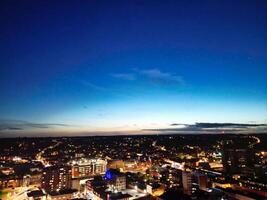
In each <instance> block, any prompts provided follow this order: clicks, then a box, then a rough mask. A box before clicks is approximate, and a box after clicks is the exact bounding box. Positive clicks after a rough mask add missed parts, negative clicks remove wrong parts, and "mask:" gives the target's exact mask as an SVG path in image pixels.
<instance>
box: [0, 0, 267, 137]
mask: <svg viewBox="0 0 267 200" xmlns="http://www.w3.org/2000/svg"><path fill="white" fill-rule="evenodd" d="M266 8H267V3H266V2H264V1H260V0H258V1H247V2H245V1H234V2H232V1H216V2H215V1H203V2H198V1H192V2H188V1H179V2H176V1H167V2H165V1H164V2H160V1H158V2H154V3H153V4H151V2H149V1H144V2H138V1H116V2H109V1H103V2H95V1H88V2H78V3H76V2H75V3H74V2H71V1H66V2H65V3H64V4H62V3H61V2H54V1H46V2H41V1H25V2H19V1H16V2H8V1H5V2H4V1H3V2H1V6H0V12H1V16H2V17H1V18H0V24H1V27H3V29H2V30H1V31H0V33H1V35H2V37H1V38H2V39H1V44H2V45H1V46H0V52H1V55H0V58H1V67H0V85H1V86H0V87H1V99H0V137H23V136H35V137H36V136H78V135H121V134H155V133H157V134H158V133H163V134H164V133H188V134H192V133H266V132H267V125H266V124H267V93H266V88H267V79H266V74H267V67H266V65H267V56H266V55H267V48H266V46H267V37H266V31H267V30H266V27H267V22H266V18H267V14H266Z"/></svg>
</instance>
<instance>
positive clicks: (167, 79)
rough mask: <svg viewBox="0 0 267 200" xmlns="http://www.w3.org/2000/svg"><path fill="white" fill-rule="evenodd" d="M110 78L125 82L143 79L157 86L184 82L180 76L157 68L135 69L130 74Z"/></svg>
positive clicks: (117, 74)
mask: <svg viewBox="0 0 267 200" xmlns="http://www.w3.org/2000/svg"><path fill="white" fill-rule="evenodd" d="M111 76H112V77H113V78H117V79H121V80H127V81H134V80H140V79H145V80H149V81H150V82H152V83H154V84H158V85H165V84H178V85H183V84H184V80H183V78H182V77H181V76H178V75H176V74H173V73H170V72H163V71H161V70H159V69H157V68H152V69H145V70H140V69H138V68H136V69H134V72H132V73H114V74H111Z"/></svg>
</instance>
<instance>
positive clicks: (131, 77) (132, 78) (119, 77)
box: [111, 73, 136, 81]
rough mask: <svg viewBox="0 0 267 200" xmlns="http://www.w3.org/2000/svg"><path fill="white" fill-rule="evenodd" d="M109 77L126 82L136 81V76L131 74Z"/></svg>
mask: <svg viewBox="0 0 267 200" xmlns="http://www.w3.org/2000/svg"><path fill="white" fill-rule="evenodd" d="M111 76H112V77H114V78H117V79H122V80H127V81H133V80H135V79H136V75H135V74H131V73H118V74H116V73H115V74H111Z"/></svg>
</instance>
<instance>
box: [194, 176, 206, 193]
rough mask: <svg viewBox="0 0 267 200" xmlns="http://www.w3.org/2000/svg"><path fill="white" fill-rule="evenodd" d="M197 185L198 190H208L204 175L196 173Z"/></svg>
mask: <svg viewBox="0 0 267 200" xmlns="http://www.w3.org/2000/svg"><path fill="white" fill-rule="evenodd" d="M196 178H197V183H198V186H199V189H200V190H204V191H206V190H207V188H208V177H207V175H205V174H202V173H197V174H196Z"/></svg>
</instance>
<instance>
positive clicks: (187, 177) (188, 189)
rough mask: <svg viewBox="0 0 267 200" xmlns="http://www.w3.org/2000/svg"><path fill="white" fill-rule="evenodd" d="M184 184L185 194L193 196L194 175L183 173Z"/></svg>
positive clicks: (187, 172)
mask: <svg viewBox="0 0 267 200" xmlns="http://www.w3.org/2000/svg"><path fill="white" fill-rule="evenodd" d="M182 182H183V190H184V194H187V195H190V196H191V195H192V174H191V172H189V171H183V173H182Z"/></svg>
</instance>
